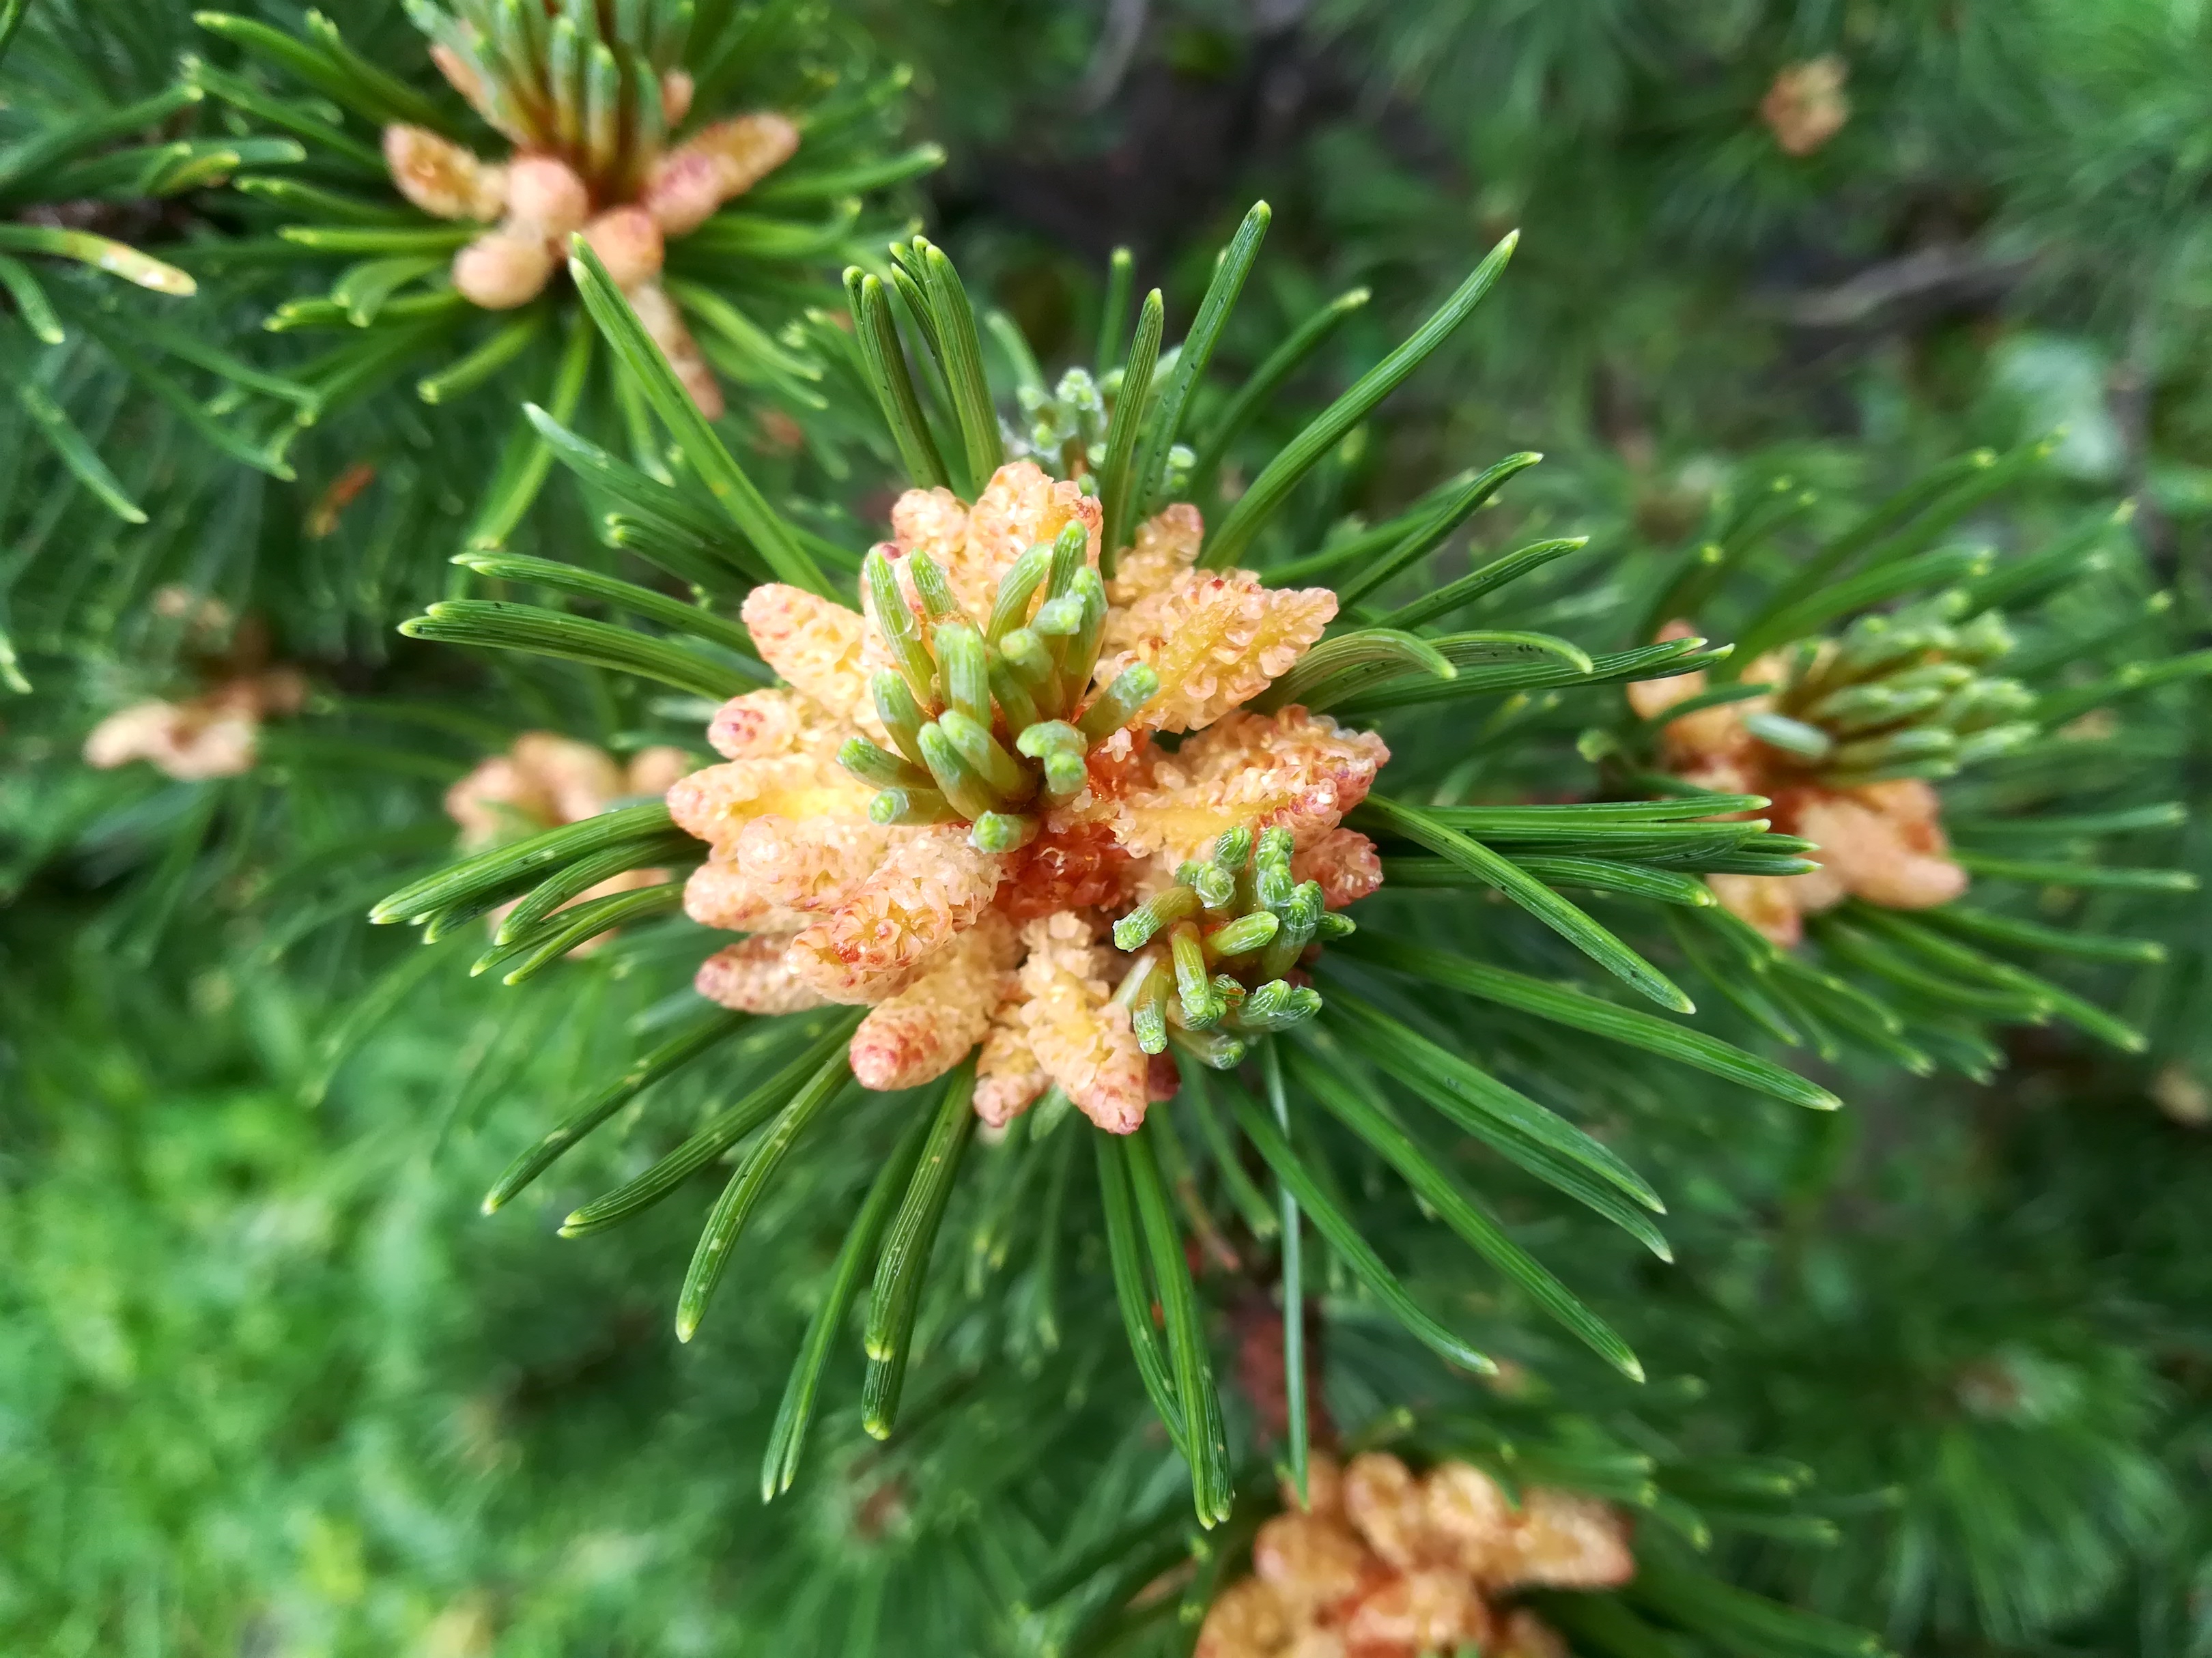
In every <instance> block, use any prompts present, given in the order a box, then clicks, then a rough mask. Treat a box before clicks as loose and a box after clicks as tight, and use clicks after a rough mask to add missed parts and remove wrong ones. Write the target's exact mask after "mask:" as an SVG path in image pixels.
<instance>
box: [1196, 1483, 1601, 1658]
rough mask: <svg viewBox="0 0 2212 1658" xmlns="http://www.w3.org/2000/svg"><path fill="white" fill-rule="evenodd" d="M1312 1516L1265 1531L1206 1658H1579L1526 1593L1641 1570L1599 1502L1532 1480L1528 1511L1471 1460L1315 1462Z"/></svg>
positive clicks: (1275, 1522) (1222, 1604)
mask: <svg viewBox="0 0 2212 1658" xmlns="http://www.w3.org/2000/svg"><path fill="white" fill-rule="evenodd" d="M1306 1491H1307V1497H1308V1499H1309V1506H1308V1507H1307V1508H1306V1509H1304V1511H1300V1509H1298V1506H1297V1501H1296V1498H1295V1497H1294V1495H1293V1494H1292V1493H1291V1491H1288V1490H1287V1489H1285V1492H1284V1496H1283V1501H1284V1503H1285V1509H1286V1512H1285V1513H1282V1514H1279V1515H1276V1516H1275V1517H1274V1518H1273V1519H1272V1520H1270V1521H1267V1523H1266V1524H1265V1525H1263V1526H1261V1527H1260V1532H1259V1535H1258V1536H1257V1537H1255V1539H1254V1540H1253V1543H1252V1575H1251V1576H1249V1577H1245V1578H1241V1579H1239V1580H1238V1581H1237V1582H1234V1583H1232V1584H1231V1585H1230V1586H1229V1588H1227V1589H1226V1590H1225V1591H1224V1592H1223V1593H1222V1594H1221V1595H1220V1596H1219V1598H1218V1599H1217V1600H1215V1601H1214V1603H1213V1606H1212V1609H1211V1610H1210V1611H1209V1612H1207V1613H1206V1622H1205V1625H1203V1626H1202V1627H1201V1628H1200V1631H1199V1637H1198V1647H1197V1651H1196V1655H1195V1658H1424V1655H1426V1654H1431V1653H1449V1652H1458V1651H1469V1650H1471V1651H1480V1652H1481V1653H1483V1654H1485V1655H1486V1658H1566V1652H1567V1648H1566V1644H1565V1642H1563V1641H1561V1640H1560V1638H1559V1636H1558V1635H1557V1634H1556V1633H1554V1632H1553V1631H1552V1630H1551V1629H1550V1628H1548V1627H1547V1625H1545V1624H1544V1623H1543V1622H1542V1621H1541V1619H1538V1618H1537V1617H1536V1615H1535V1614H1534V1612H1530V1611H1528V1609H1527V1608H1525V1607H1508V1606H1503V1605H1501V1604H1499V1598H1500V1597H1501V1596H1504V1595H1505V1594H1509V1593H1510V1592H1511V1591H1513V1590H1515V1589H1520V1588H1557V1589H1597V1588H1615V1587H1617V1586H1619V1585H1620V1584H1622V1583H1625V1582H1627V1581H1628V1580H1629V1579H1630V1578H1632V1577H1633V1576H1635V1575H1636V1558H1635V1556H1634V1555H1633V1554H1632V1552H1630V1547H1629V1527H1628V1523H1627V1521H1626V1520H1625V1519H1624V1518H1623V1517H1622V1516H1621V1515H1620V1514H1619V1513H1618V1512H1617V1511H1615V1510H1614V1509H1613V1508H1611V1507H1610V1506H1608V1505H1607V1504H1606V1503H1601V1502H1599V1501H1598V1500H1597V1499H1595V1497H1581V1496H1577V1495H1575V1494H1573V1493H1571V1492H1568V1491H1554V1490H1552V1489H1550V1488H1549V1487H1547V1486H1542V1485H1532V1486H1528V1487H1527V1488H1525V1489H1524V1490H1523V1491H1522V1493H1521V1500H1520V1502H1519V1503H1518V1504H1517V1505H1516V1504H1515V1503H1514V1502H1513V1501H1512V1500H1511V1499H1510V1497H1507V1495H1506V1493H1505V1492H1504V1490H1503V1489H1502V1488H1501V1487H1500V1486H1499V1485H1498V1483H1497V1481H1495V1480H1493V1479H1491V1477H1490V1476H1489V1475H1488V1474H1486V1473H1483V1472H1482V1470H1480V1468H1477V1467H1472V1466H1470V1465H1469V1464H1468V1463H1465V1462H1442V1463H1439V1464H1437V1466H1436V1467H1433V1468H1431V1469H1430V1470H1429V1472H1428V1473H1425V1474H1419V1475H1417V1474H1415V1473H1413V1471H1412V1470H1411V1469H1409V1468H1407V1466H1406V1465H1405V1463H1403V1462H1402V1461H1400V1460H1399V1459H1398V1458H1396V1457H1395V1456H1391V1455H1387V1454H1384V1453H1380V1452H1372V1451H1370V1452H1367V1453H1365V1454H1364V1455H1359V1456H1355V1457H1353V1458H1352V1461H1350V1462H1348V1463H1346V1464H1345V1465H1344V1466H1343V1467H1342V1468H1339V1467H1338V1466H1337V1464H1336V1463H1335V1462H1334V1461H1333V1460H1332V1459H1330V1458H1328V1457H1327V1456H1322V1455H1317V1456H1316V1457H1315V1458H1314V1460H1313V1464H1312V1466H1311V1467H1310V1468H1309V1469H1308V1471H1307V1481H1306Z"/></svg>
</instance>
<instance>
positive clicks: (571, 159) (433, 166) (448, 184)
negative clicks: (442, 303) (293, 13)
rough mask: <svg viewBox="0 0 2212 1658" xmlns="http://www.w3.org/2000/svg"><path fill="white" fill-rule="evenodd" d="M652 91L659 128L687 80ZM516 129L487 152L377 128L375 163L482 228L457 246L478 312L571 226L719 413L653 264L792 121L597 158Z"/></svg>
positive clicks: (719, 127)
mask: <svg viewBox="0 0 2212 1658" xmlns="http://www.w3.org/2000/svg"><path fill="white" fill-rule="evenodd" d="M432 55H433V56H434V57H435V58H437V60H438V63H439V66H440V67H441V69H442V70H445V71H446V74H447V77H448V78H449V79H451V80H452V81H453V84H454V85H455V87H456V88H458V89H459V91H460V92H461V94H463V95H464V96H465V97H467V98H468V99H469V100H470V101H471V103H473V104H475V105H477V108H478V109H479V111H480V112H483V114H484V115H485V118H487V119H488V120H492V121H493V124H494V125H495V126H496V125H500V122H499V120H498V119H496V118H495V116H496V114H497V106H496V104H495V103H493V102H492V101H491V100H488V99H487V97H486V94H485V89H484V88H483V85H482V84H481V83H480V82H479V81H478V80H477V76H475V74H474V73H473V71H471V70H468V69H467V68H466V67H465V65H461V64H458V63H457V62H456V61H455V60H454V59H453V55H452V54H451V53H450V52H445V51H444V49H443V48H433V52H432ZM659 89H660V103H661V109H660V116H661V119H660V120H659V123H658V124H657V125H658V126H659V128H661V129H664V130H665V129H666V128H669V127H673V126H675V125H678V123H680V122H681V121H682V120H683V119H684V116H685V114H686V113H688V112H689V111H690V105H691V80H690V76H687V75H686V74H684V72H683V71H682V70H668V71H667V72H665V74H663V75H662V76H660V77H659ZM520 136H521V138H522V140H523V141H524V142H519V143H518V145H517V148H516V149H515V150H514V152H513V154H512V155H510V156H509V157H508V158H507V160H506V161H496V162H495V161H484V160H483V158H482V157H480V156H478V155H475V154H474V153H473V152H471V150H469V149H465V148H464V147H463V146H461V145H459V144H457V143H453V141H452V140H451V139H448V138H445V137H441V136H440V135H438V134H437V133H435V132H432V131H429V130H428V128H425V127H418V126H406V125H392V126H388V127H386V129H385V131H384V156H385V162H386V166H387V167H389V168H390V169H391V172H392V181H393V183H394V184H396V185H398V188H399V191H400V193H401V194H402V195H404V196H405V197H407V199H408V200H409V201H410V202H412V203H414V204H415V205H416V207H418V208H420V209H422V211H424V212H425V213H428V214H430V215H431V216H434V217H436V218H441V219H454V220H460V221H464V222H474V223H480V224H483V225H486V226H488V227H489V228H487V229H486V230H485V231H484V232H483V234H482V235H480V236H478V237H477V238H476V239H475V240H473V241H471V242H470V243H469V244H468V246H465V247H464V248H462V249H461V251H460V252H459V253H457V254H456V255H455V256H454V258H453V286H454V288H456V289H458V290H459V292H460V293H461V295H463V296H464V297H465V298H466V299H467V300H469V301H471V303H472V304H475V305H478V306H482V307H484V308H485V309H487V310H493V311H503V310H509V309H512V308H513V307H516V306H520V305H526V304H527V303H529V301H532V300H533V299H535V298H536V297H537V296H538V294H539V293H540V292H542V291H543V290H544V287H545V285H546V283H547V282H550V281H551V280H552V277H553V274H554V272H555V271H556V270H558V269H559V267H560V264H561V262H562V259H563V258H566V257H567V254H568V240H569V238H570V237H571V236H574V235H581V236H582V237H583V239H584V240H585V241H586V243H588V244H589V245H590V246H591V248H592V252H595V253H596V254H598V255H599V260H600V262H601V263H602V264H605V266H606V269H607V274H608V275H609V276H611V277H612V278H613V279H614V281H615V282H616V284H617V286H619V287H620V288H622V290H623V293H624V294H625V295H628V296H629V302H630V305H631V307H632V308H633V309H635V311H636V313H637V315H638V319H639V320H640V322H641V323H642V324H643V325H644V327H645V330H646V331H647V333H648V334H649V335H651V336H652V337H653V342H654V343H656V344H657V345H659V347H660V349H661V351H662V354H663V355H665V356H666V357H667V359H668V361H669V364H670V366H671V367H673V368H674V369H675V370H676V373H677V375H678V378H679V379H680V380H682V381H683V382H684V388H685V389H686V390H687V391H689V392H690V394H691V398H692V400H693V401H694V402H695V403H696V404H698V405H699V407H700V409H701V410H702V412H704V413H705V414H706V415H707V416H708V417H709V418H710V419H711V418H713V417H714V416H719V415H720V414H721V412H722V410H723V402H722V394H721V390H720V386H717V385H716V383H715V380H714V374H713V371H712V370H711V369H709V368H708V366H707V362H706V360H705V358H703V357H702V355H700V351H699V347H698V344H697V343H696V341H695V340H693V339H692V337H691V335H690V331H689V329H687V328H686V327H685V326H684V319H683V318H682V316H681V315H680V313H678V310H677V307H676V306H675V304H674V302H673V301H671V300H670V298H669V297H668V295H667V294H666V292H665V290H664V289H663V288H662V287H661V284H660V272H661V266H662V264H663V261H664V260H665V256H666V248H667V244H668V242H669V241H670V240H672V239H675V238H679V237H683V236H688V235H690V234H691V233H692V232H693V231H695V230H696V229H697V228H699V227H700V226H701V225H702V224H704V223H705V222H707V220H708V218H710V217H712V216H713V215H714V213H715V211H716V210H718V209H720V207H721V206H722V205H723V203H726V202H728V201H730V200H731V199H732V198H733V197H738V196H741V195H743V194H744V192H745V191H748V190H750V189H751V188H752V186H753V185H756V184H757V183H758V182H759V181H760V180H761V179H764V178H766V177H767V176H768V175H769V173H772V172H774V171H775V169H776V168H777V167H781V166H782V165H783V164H784V162H786V161H789V160H790V159H791V157H792V155H793V154H794V153H795V152H796V151H797V149H798V148H799V128H798V126H797V125H795V124H794V123H793V121H792V120H790V119H789V118H787V117H786V116H783V115H779V114H774V113H769V112H756V113H752V114H745V115H738V116H735V117H733V118H730V119H728V120H723V121H716V122H714V123H713V124H712V125H708V126H705V127H702V128H701V129H700V130H699V131H697V132H696V133H694V134H693V135H692V136H691V137H689V138H687V139H685V140H684V142H683V143H680V144H677V145H675V146H673V147H672V148H668V149H653V150H652V151H651V152H650V153H649V154H642V155H641V154H635V153H628V152H625V153H621V154H619V155H618V156H617V158H614V160H613V161H610V160H609V159H608V158H596V159H599V160H600V161H601V164H600V165H599V166H594V165H593V162H594V160H595V158H594V156H593V155H592V154H591V153H590V151H589V149H588V147H587V146H586V145H585V144H584V143H581V142H580V143H577V144H576V145H574V146H572V147H570V148H568V149H567V151H566V152H565V153H556V152H555V151H553V150H550V149H532V148H529V147H528V146H527V143H526V140H527V139H528V138H529V137H531V135H529V134H527V133H525V134H522V135H520ZM630 151H631V152H634V151H635V145H633V146H631V147H630ZM615 161H618V163H619V164H614V162H615Z"/></svg>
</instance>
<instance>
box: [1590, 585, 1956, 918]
mask: <svg viewBox="0 0 2212 1658" xmlns="http://www.w3.org/2000/svg"><path fill="white" fill-rule="evenodd" d="M1690 636H1692V629H1691V627H1690V625H1689V624H1688V623H1684V622H1675V623H1668V626H1667V629H1665V631H1664V632H1663V633H1662V634H1661V635H1660V637H1661V638H1662V639H1683V638H1688V637H1690ZM1782 675H1783V664H1782V660H1781V659H1780V658H1779V657H1778V656H1767V657H1763V658H1761V659H1759V661H1757V662H1754V663H1753V664H1752V665H1750V666H1749V667H1748V668H1747V669H1746V670H1745V671H1744V675H1743V677H1744V678H1745V680H1746V681H1747V682H1749V683H1754V684H1766V683H1778V682H1779V680H1780V679H1781V677H1782ZM1706 689H1708V687H1707V683H1706V677H1705V674H1704V673H1702V672H1699V673H1686V674H1681V675H1679V676H1677V677H1674V678H1672V679H1647V680H1643V681H1640V682H1638V683H1635V684H1632V685H1631V686H1630V687H1629V688H1628V701H1629V706H1630V707H1631V708H1633V709H1634V710H1635V712H1636V714H1637V715H1638V717H1639V718H1641V719H1644V720H1654V719H1656V718H1658V717H1659V716H1661V715H1662V714H1665V713H1666V712H1667V711H1668V709H1669V708H1674V707H1675V706H1676V705H1677V704H1679V703H1681V702H1686V701H1689V700H1690V699H1691V698H1692V697H1695V696H1700V695H1704V694H1705V691H1706ZM1767 701H1768V699H1767V698H1765V697H1753V698H1751V699H1750V700H1748V701H1740V702H1726V703H1722V704H1720V705H1718V706H1717V707H1713V708H1699V709H1696V710H1693V711H1692V712H1691V713H1689V714H1683V715H1681V716H1680V717H1679V718H1677V719H1674V720H1670V721H1668V724H1667V725H1666V726H1663V727H1662V729H1661V733H1660V742H1661V750H1662V756H1663V758H1664V761H1665V763H1666V767H1667V769H1668V772H1669V773H1670V774H1673V775H1674V776H1676V777H1679V778H1680V779H1681V780H1683V781H1685V782H1687V783H1693V784H1695V785H1697V786H1699V787H1700V788H1706V789H1711V790H1714V791H1715V792H1717V793H1723V794H1760V795H1765V797H1767V799H1770V800H1771V802H1772V803H1773V804H1772V805H1771V807H1770V808H1769V809H1768V810H1767V811H1766V813H1765V815H1766V816H1767V817H1768V818H1769V819H1770V820H1771V823H1773V826H1774V827H1775V828H1776V829H1778V830H1780V831H1781V832H1783V833H1784V834H1787V835H1802V837H1804V838H1805V839H1806V840H1808V841H1813V842H1814V843H1815V845H1816V846H1817V847H1818V848H1819V850H1818V851H1816V852H1813V853H1808V854H1807V856H1808V857H1810V858H1813V859H1816V860H1817V861H1818V862H1819V863H1820V868H1819V869H1817V870H1814V871H1812V872H1809V873H1807V874H1803V875H1711V876H1708V877H1707V878H1706V880H1707V881H1708V883H1709V884H1711V887H1712V889H1713V896H1715V897H1717V898H1718V899H1719V900H1720V902H1722V904H1723V905H1724V906H1726V908H1728V909H1729V912H1730V913H1731V914H1735V915H1737V916H1739V917H1741V919H1742V920H1746V921H1748V922H1749V923H1750V924H1751V925H1752V926H1754V927H1756V928H1758V929H1759V932H1762V933H1764V934H1765V936H1766V937H1767V938H1771V940H1773V941H1774V942H1775V943H1776V944H1781V945H1783V946H1784V947H1785V948H1786V947H1789V946H1791V945H1794V944H1797V943H1798V941H1799V940H1800V939H1801V938H1802V936H1803V932H1804V918H1805V917H1806V916H1808V915H1813V914H1819V913H1820V911H1822V910H1826V909H1832V908H1835V907H1836V906H1837V905H1838V904H1840V903H1842V902H1844V899H1846V898H1859V899H1862V900H1863V901H1864V902H1868V903H1870V904H1879V905H1881V906H1882V907H1883V908H1887V909H1932V908H1935V907H1936V906H1937V905H1939V904H1948V903H1949V902H1951V901H1952V900H1953V899H1954V898H1956V897H1958V896H1960V894H1961V893H1963V892H1964V891H1965V890H1966V871H1965V870H1963V869H1961V868H1960V867H1959V865H1957V864H1955V863H1954V862H1953V861H1952V860H1951V859H1950V858H1949V857H1948V855H1947V854H1948V851H1949V842H1948V841H1947V840H1946V839H1945V838H1944V835H1943V828H1942V815H1941V813H1942V809H1941V806H1940V804H1939V803H1938V800H1937V799H1936V791H1935V789H1934V788H1933V787H1932V786H1930V785H1929V783H1928V781H1927V780H1925V779H1923V778H1917V777H1900V778H1893V779H1891V780H1887V781H1883V782H1874V783H1866V784H1861V785H1858V786H1851V787H1837V786H1833V785H1832V784H1829V783H1826V782H1824V781H1823V780H1821V778H1820V776H1819V774H1817V773H1816V772H1814V771H1813V770H1811V769H1809V768H1807V767H1805V766H1804V765H1802V763H1799V762H1796V761H1795V759H1794V758H1793V756H1790V755H1788V754H1786V753H1784V752H1783V751H1782V750H1778V749H1776V748H1774V747H1771V746H1770V745H1769V744H1765V743H1763V742H1761V741H1760V740H1759V738H1758V737H1757V736H1756V735H1754V734H1753V731H1752V729H1751V727H1750V726H1747V724H1746V723H1745V718H1746V716H1747V715H1749V714H1756V713H1758V712H1759V711H1760V710H1761V709H1762V708H1765V706H1766V705H1767Z"/></svg>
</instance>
